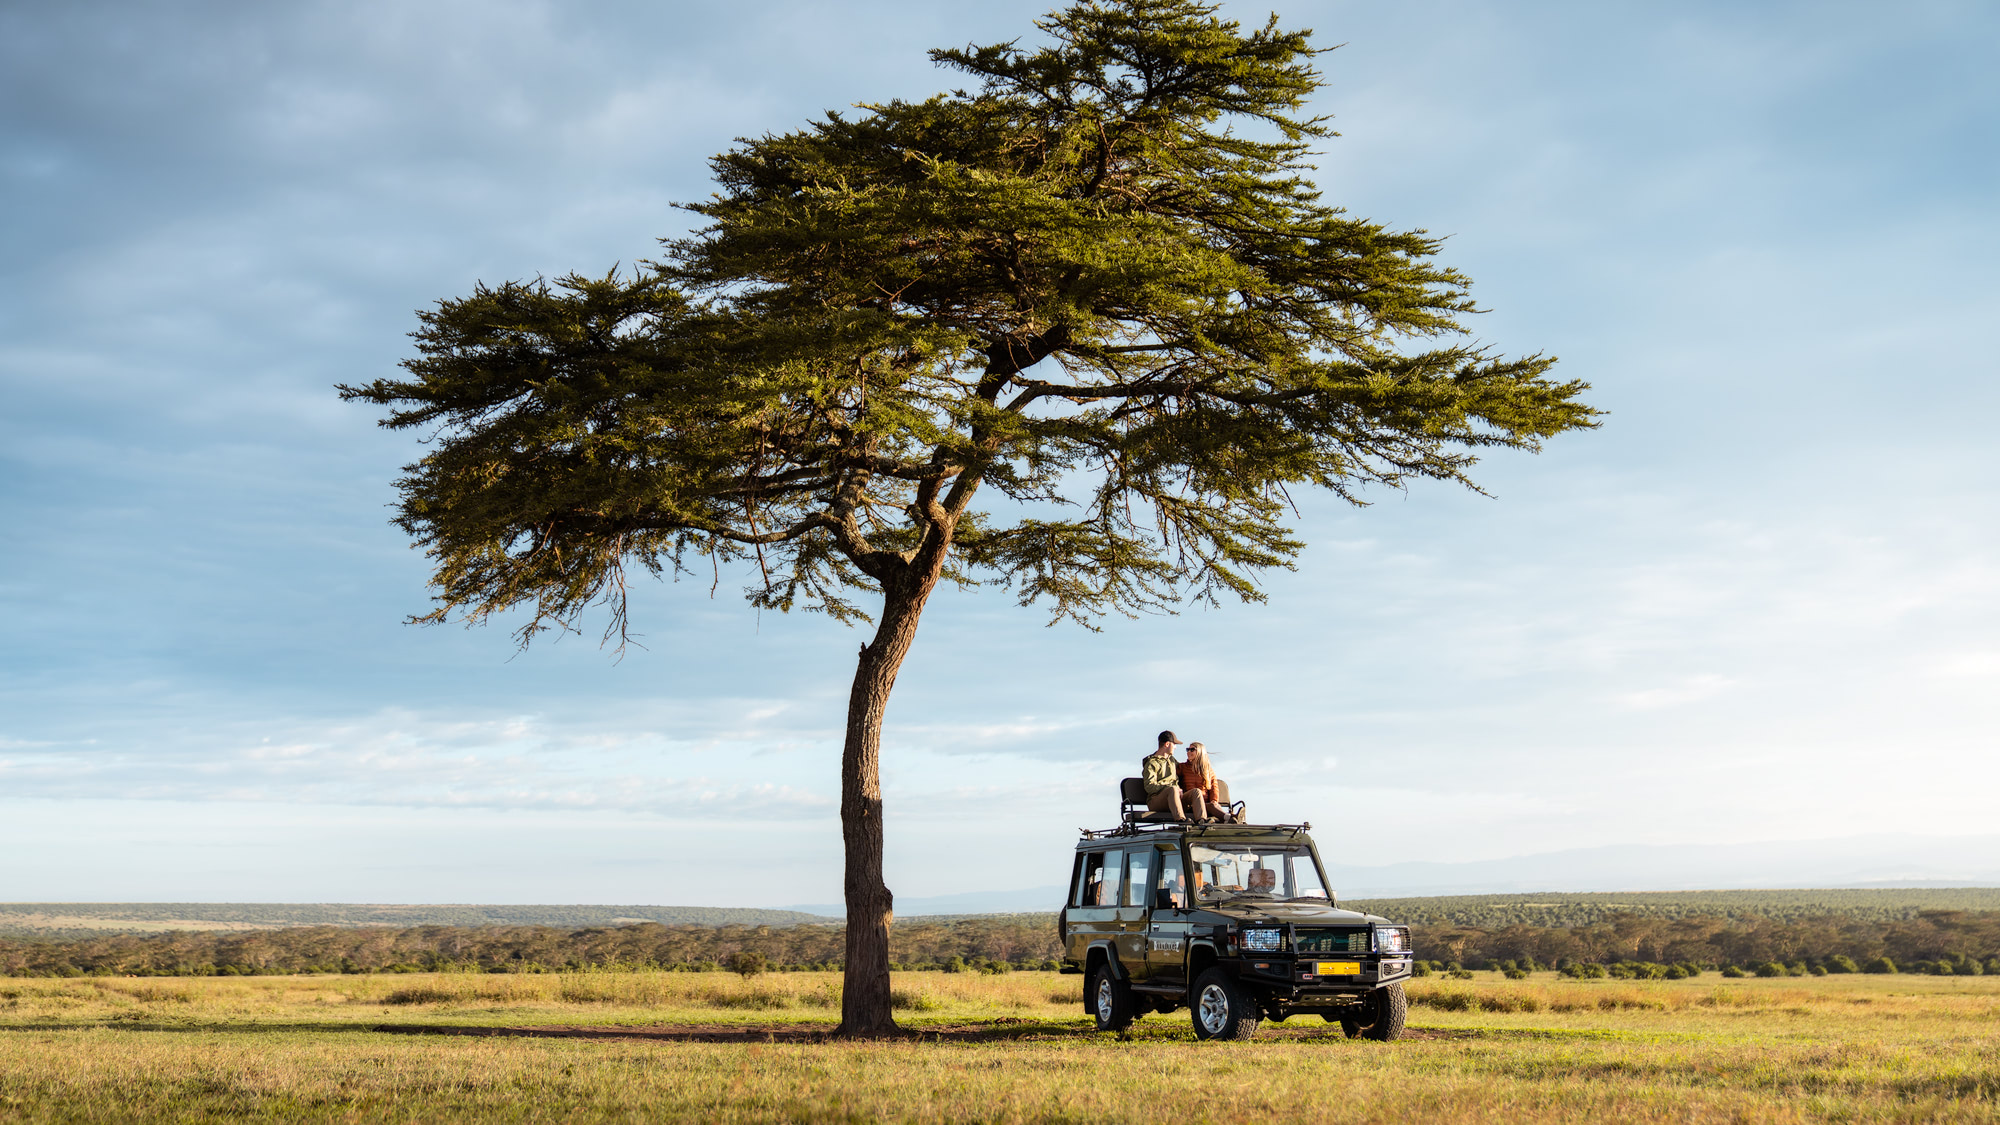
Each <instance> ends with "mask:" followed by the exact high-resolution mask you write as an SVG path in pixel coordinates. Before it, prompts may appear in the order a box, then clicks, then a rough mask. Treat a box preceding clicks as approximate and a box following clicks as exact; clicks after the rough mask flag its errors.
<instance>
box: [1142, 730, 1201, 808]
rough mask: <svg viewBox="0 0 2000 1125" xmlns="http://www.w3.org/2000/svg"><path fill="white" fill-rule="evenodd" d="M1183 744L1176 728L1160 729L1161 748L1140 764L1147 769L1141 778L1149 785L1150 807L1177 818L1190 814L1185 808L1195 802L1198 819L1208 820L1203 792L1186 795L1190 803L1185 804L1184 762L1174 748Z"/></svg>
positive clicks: (1147, 789) (1148, 802)
mask: <svg viewBox="0 0 2000 1125" xmlns="http://www.w3.org/2000/svg"><path fill="white" fill-rule="evenodd" d="M1180 744H1181V740H1180V739H1178V738H1175V737H1174V732H1173V731H1170V730H1163V731H1161V732H1160V748H1159V749H1157V750H1155V751H1153V752H1152V753H1151V754H1148V755H1146V757H1145V760H1144V761H1142V762H1140V763H1139V765H1140V768H1141V769H1142V770H1143V771H1144V773H1143V774H1142V775H1141V777H1140V781H1141V782H1142V783H1143V784H1144V785H1145V788H1146V807H1147V808H1148V809H1150V810H1152V811H1153V812H1156V813H1166V814H1167V815H1168V816H1171V817H1173V818H1174V819H1175V820H1186V819H1187V818H1188V814H1187V813H1186V812H1184V811H1182V810H1183V809H1185V808H1187V807H1188V805H1192V807H1193V808H1195V809H1196V810H1197V812H1196V817H1197V819H1201V820H1206V819H1207V815H1206V814H1207V808H1206V805H1205V803H1204V802H1203V801H1202V798H1201V794H1199V793H1196V792H1193V791H1190V792H1189V793H1187V794H1186V799H1187V801H1188V805H1184V804H1183V803H1182V800H1183V797H1182V794H1181V781H1180V763H1179V762H1176V761H1174V747H1176V746H1179V745H1180Z"/></svg>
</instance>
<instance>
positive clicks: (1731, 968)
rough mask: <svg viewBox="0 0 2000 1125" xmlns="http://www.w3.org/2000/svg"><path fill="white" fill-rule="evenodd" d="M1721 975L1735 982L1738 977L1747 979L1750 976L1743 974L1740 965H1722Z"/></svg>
mask: <svg viewBox="0 0 2000 1125" xmlns="http://www.w3.org/2000/svg"><path fill="white" fill-rule="evenodd" d="M1722 975H1723V976H1725V977H1728V978H1729V979H1731V980H1736V979H1738V978H1740V977H1747V976H1749V975H1750V974H1749V973H1746V972H1744V971H1743V967H1742V966H1741V965H1724V966H1723V967H1722Z"/></svg>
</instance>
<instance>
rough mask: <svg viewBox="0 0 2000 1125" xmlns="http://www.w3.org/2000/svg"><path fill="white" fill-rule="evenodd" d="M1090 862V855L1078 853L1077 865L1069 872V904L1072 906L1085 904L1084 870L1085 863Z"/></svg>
mask: <svg viewBox="0 0 2000 1125" xmlns="http://www.w3.org/2000/svg"><path fill="white" fill-rule="evenodd" d="M1089 862H1090V856H1089V855H1087V854H1085V853H1083V852H1078V853H1076V866H1075V867H1074V868H1073V869H1072V870H1071V871H1070V873H1069V904H1070V905H1071V906H1082V905H1083V879H1084V875H1083V871H1084V865H1085V864H1087V863H1089Z"/></svg>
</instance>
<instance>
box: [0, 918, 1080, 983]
mask: <svg viewBox="0 0 2000 1125" xmlns="http://www.w3.org/2000/svg"><path fill="white" fill-rule="evenodd" d="M845 947H846V938H845V935H844V930H843V927H841V926H837V925H826V924H819V925H811V926H783V927H776V926H662V925H658V924H655V923H643V924H639V925H633V926H617V927H609V928H585V929H558V928H554V927H546V926H482V927H455V926H421V927H414V928H409V929H391V928H387V927H375V926H371V927H350V928H335V927H323V926H314V927H300V928H296V929H287V930H264V931H253V932H249V933H241V932H221V933H187V932H174V933H166V934H155V935H144V936H140V935H132V934H111V935H99V936H96V937H92V938H88V939H82V940H72V941H50V940H46V939H43V940H16V939H3V938H0V976H82V975H105V974H116V975H138V976H218V975H237V974H250V973H256V974H286V973H307V972H339V973H380V972H393V971H403V970H404V969H407V968H408V967H409V966H412V965H414V966H417V967H419V968H420V969H423V970H425V971H431V972H479V973H543V972H561V971H573V970H577V969H582V968H598V969H604V970H610V971H626V970H630V969H637V968H645V967H653V966H656V967H664V968H677V969H683V970H686V971H691V972H720V971H723V970H724V969H725V967H726V968H727V969H729V970H732V971H738V972H741V971H742V967H743V966H746V965H750V964H761V965H762V966H763V967H764V969H765V970H770V969H775V968H781V967H782V968H791V967H800V966H803V967H809V968H813V969H818V970H831V969H837V968H839V967H840V965H841V963H842V960H843V957H844V954H845ZM891 948H892V950H893V954H894V957H895V959H896V960H897V961H898V962H901V963H903V964H905V965H907V966H910V967H935V966H937V965H939V964H946V965H949V964H952V963H954V962H955V963H956V964H957V966H958V971H963V970H964V969H965V966H966V963H967V959H968V958H972V959H976V960H978V961H979V962H980V963H981V964H996V963H999V964H1005V963H1010V962H1013V961H1017V960H1028V961H1040V962H1042V963H1044V964H1046V963H1048V962H1049V961H1051V960H1052V959H1053V958H1055V957H1056V956H1057V955H1058V954H1059V953H1060V952H1061V950H1060V948H1059V947H1058V946H1057V944H1056V940H1055V926H1054V925H1053V922H1052V919H1050V918H1048V917H1046V916H1042V915H997V916H987V917H966V918H952V919H947V920H942V921H931V920H927V919H923V918H916V919H910V920H906V921H903V922H900V923H898V924H897V926H896V928H895V930H894V931H893V933H892V935H891ZM759 959H761V960H759ZM1010 967H1011V965H1010ZM1000 971H1005V970H1000Z"/></svg>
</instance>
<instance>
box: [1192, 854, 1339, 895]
mask: <svg viewBox="0 0 2000 1125" xmlns="http://www.w3.org/2000/svg"><path fill="white" fill-rule="evenodd" d="M1188 858H1189V859H1190V860H1192V861H1193V862H1194V893H1195V899H1196V901H1198V902H1220V901H1222V900H1223V899H1228V898H1236V897H1238V896H1241V895H1258V896H1261V897H1269V898H1284V899H1318V900H1320V901H1326V899H1327V893H1326V884H1324V883H1322V882H1320V878H1319V868H1318V866H1317V865H1315V864H1314V863H1313V859H1312V852H1310V851H1308V850H1306V849H1305V848H1303V847H1298V846H1292V847H1287V846H1284V845H1280V844H1190V845H1189V846H1188Z"/></svg>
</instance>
